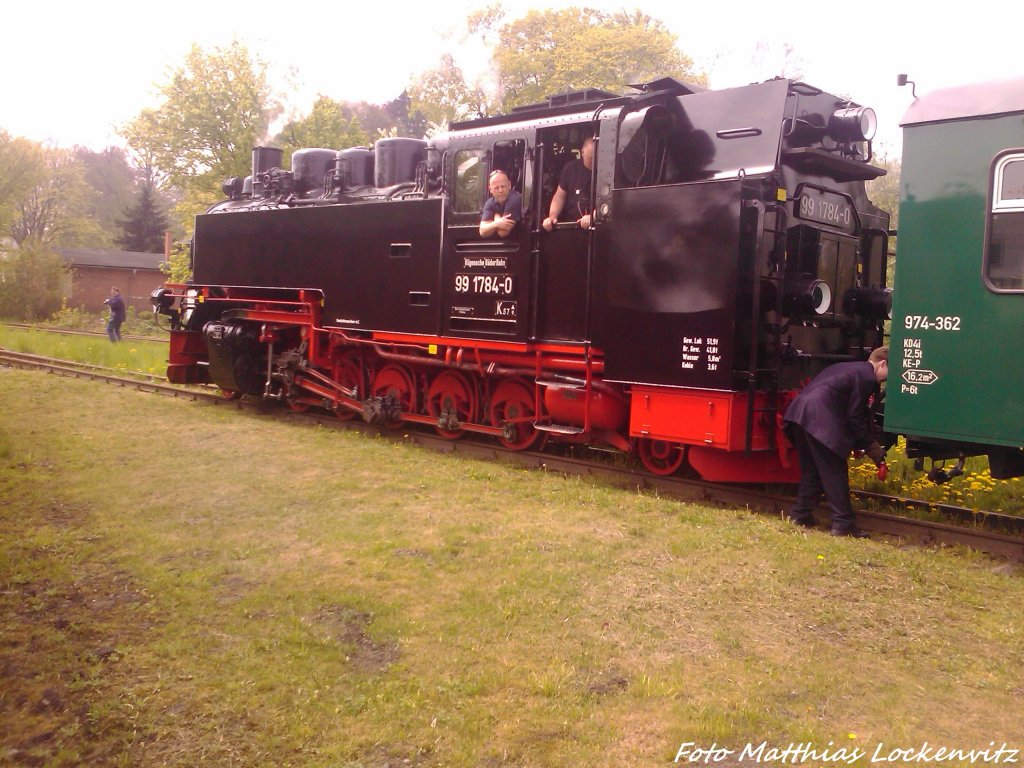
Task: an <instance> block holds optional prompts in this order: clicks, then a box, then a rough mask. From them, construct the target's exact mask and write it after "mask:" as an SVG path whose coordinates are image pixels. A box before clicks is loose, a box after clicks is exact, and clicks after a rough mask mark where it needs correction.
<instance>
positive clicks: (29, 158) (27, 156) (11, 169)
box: [0, 131, 46, 239]
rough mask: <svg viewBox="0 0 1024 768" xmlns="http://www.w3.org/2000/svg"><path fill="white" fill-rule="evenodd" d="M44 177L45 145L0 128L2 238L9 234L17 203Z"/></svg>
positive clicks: (0, 214) (15, 215)
mask: <svg viewBox="0 0 1024 768" xmlns="http://www.w3.org/2000/svg"><path fill="white" fill-rule="evenodd" d="M45 176H46V162H45V159H44V157H43V148H42V147H41V146H40V145H39V144H36V143H35V142H33V141H29V140H28V139H22V138H12V137H11V136H10V135H9V134H8V133H7V132H6V131H0V239H3V238H5V237H10V234H11V230H10V227H11V225H12V224H13V223H14V221H15V220H16V218H17V215H18V205H19V204H20V203H21V202H22V201H23V200H24V199H25V197H26V196H27V195H28V194H29V192H30V191H31V190H32V189H33V188H34V187H35V186H36V185H37V184H40V183H42V181H43V179H44V178H45Z"/></svg>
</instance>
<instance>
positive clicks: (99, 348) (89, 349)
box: [0, 326, 167, 376]
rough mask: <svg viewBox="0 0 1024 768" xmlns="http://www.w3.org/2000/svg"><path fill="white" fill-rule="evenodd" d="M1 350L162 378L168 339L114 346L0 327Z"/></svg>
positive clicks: (98, 340) (94, 339) (127, 341)
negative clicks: (137, 372)
mask: <svg viewBox="0 0 1024 768" xmlns="http://www.w3.org/2000/svg"><path fill="white" fill-rule="evenodd" d="M0 347H3V348H5V349H9V350H11V351H12V352H27V353H30V354H33V355H43V356H46V357H56V358H60V359H62V360H74V361H76V362H80V363H90V364H92V365H102V366H104V367H107V368H115V369H117V370H122V371H139V372H141V373H149V374H153V375H156V376H163V375H164V373H165V372H166V370H167V340H166V339H162V340H153V341H148V340H144V339H125V340H124V341H122V342H120V343H117V344H113V343H111V342H110V340H109V339H107V338H106V337H105V336H74V335H68V334H60V333H49V332H47V331H41V330H22V329H20V328H9V327H5V326H0Z"/></svg>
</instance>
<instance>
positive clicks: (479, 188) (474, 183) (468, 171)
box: [452, 149, 487, 213]
mask: <svg viewBox="0 0 1024 768" xmlns="http://www.w3.org/2000/svg"><path fill="white" fill-rule="evenodd" d="M486 190H487V168H486V166H485V164H484V152H483V150H481V149H463V150H459V151H458V152H456V153H455V202H454V205H453V208H452V210H453V211H454V212H455V213H480V209H481V208H482V207H483V203H484V192H486Z"/></svg>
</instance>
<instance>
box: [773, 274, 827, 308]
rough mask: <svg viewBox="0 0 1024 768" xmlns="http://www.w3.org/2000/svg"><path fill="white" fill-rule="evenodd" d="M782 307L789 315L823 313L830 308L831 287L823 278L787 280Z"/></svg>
mask: <svg viewBox="0 0 1024 768" xmlns="http://www.w3.org/2000/svg"><path fill="white" fill-rule="evenodd" d="M783 308H784V310H785V311H786V312H787V314H790V315H808V314H812V313H813V314H815V315H824V314H825V313H826V312H828V311H829V310H830V309H831V308H832V289H831V288H830V287H829V284H828V283H826V282H825V281H824V280H816V279H802V280H795V281H793V282H789V281H787V283H786V287H785V294H784V295H783Z"/></svg>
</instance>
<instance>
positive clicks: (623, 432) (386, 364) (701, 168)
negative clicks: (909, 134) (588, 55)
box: [154, 79, 891, 482]
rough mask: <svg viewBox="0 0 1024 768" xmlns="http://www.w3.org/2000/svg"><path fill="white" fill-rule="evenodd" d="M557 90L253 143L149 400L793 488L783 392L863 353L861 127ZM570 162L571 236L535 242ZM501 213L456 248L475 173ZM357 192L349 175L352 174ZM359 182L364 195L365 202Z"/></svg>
mask: <svg viewBox="0 0 1024 768" xmlns="http://www.w3.org/2000/svg"><path fill="white" fill-rule="evenodd" d="M633 88H634V90H635V91H636V92H635V93H633V94H630V95H626V96H616V95H613V94H609V93H605V92H601V91H595V90H588V91H581V92H576V93H571V94H563V95H560V96H558V97H554V98H552V99H550V100H549V101H548V102H546V103H544V104H540V105H534V106H532V107H527V108H523V109H518V110H515V111H513V112H512V113H511V114H509V115H504V116H499V117H493V118H484V119H480V120H475V121H468V122H464V123H460V124H456V125H453V126H452V127H451V129H450V131H449V132H448V133H447V134H446V135H444V136H441V137H437V138H435V139H433V140H431V141H430V142H429V143H428V142H417V141H414V140H410V139H384V140H381V141H379V142H378V143H377V145H376V147H375V148H374V150H373V151H372V152H371V151H370V150H368V149H360V150H344V151H342V152H340V153H335V152H333V151H332V150H323V149H312V150H303V151H300V152H296V153H295V155H294V156H293V158H292V170H291V171H284V170H282V169H281V168H280V167H279V166H280V164H281V159H282V157H281V153H280V150H273V149H267V148H257V149H256V150H254V152H253V174H252V176H251V177H250V178H249V179H247V180H245V181H243V180H238V179H234V180H229V182H228V183H226V184H225V191H226V193H228V194H229V199H228V200H226V201H224V202H222V203H219V204H217V205H215V206H214V207H213V208H211V209H210V211H208V212H207V213H206V214H204V215H201V216H199V217H197V219H196V227H195V235H194V239H193V244H192V245H193V254H192V256H193V271H194V280H193V282H192V283H191V284H188V285H175V286H168V288H167V289H163V290H161V291H159V292H157V293H156V294H155V295H154V304H155V307H156V309H157V310H158V311H161V312H163V313H165V314H168V315H170V316H171V318H172V324H173V327H172V331H171V346H170V360H169V367H168V377H169V378H170V379H171V380H172V381H178V382H200V381H212V382H214V383H216V384H218V385H219V386H220V387H221V388H222V389H223V390H224V391H225V392H226V393H229V394H230V395H231V396H241V395H258V396H262V397H265V398H270V399H278V400H283V401H284V402H286V403H288V404H289V405H290V406H291V407H293V408H306V407H311V406H316V407H326V408H328V409H329V410H332V411H334V412H335V413H337V414H338V415H339V416H340V417H342V418H352V417H355V416H357V415H361V416H362V417H363V418H365V419H367V420H368V421H374V422H378V423H383V424H387V425H399V424H402V423H417V424H424V425H430V426H432V427H434V428H435V429H436V430H437V431H438V432H439V433H440V434H442V435H444V436H446V437H451V438H456V437H458V436H460V435H462V434H464V433H466V432H475V433H479V434H485V435H491V436H493V437H496V438H497V439H498V440H499V441H501V442H502V443H503V444H505V445H506V446H508V447H510V448H513V449H516V450H522V449H526V448H530V447H533V446H535V445H537V444H539V443H540V442H541V441H542V440H544V439H551V440H557V441H562V442H572V443H583V444H587V445H594V446H600V447H611V448H614V449H617V450H621V451H627V452H634V453H636V454H637V455H638V456H639V458H640V460H641V461H642V462H643V464H644V465H645V466H646V467H647V468H648V469H649V470H650V471H652V472H655V473H659V474H668V473H671V472H675V471H677V470H678V469H680V467H681V466H682V465H683V464H684V463H685V464H688V465H689V467H691V468H692V469H693V470H695V471H696V472H697V473H699V474H700V475H701V476H703V477H704V478H705V479H709V480H719V481H735V482H771V481H781V482H789V481H794V480H795V479H796V477H797V473H798V467H797V466H796V462H795V461H794V460H793V457H792V456H790V450H789V446H788V443H787V441H786V440H785V439H784V438H783V437H782V435H781V431H780V429H779V425H780V422H781V414H782V413H783V412H784V409H785V405H786V404H787V402H788V401H789V399H790V398H791V397H792V395H793V394H794V392H795V390H796V389H797V387H798V386H799V385H800V383H801V381H804V380H806V379H807V378H809V377H810V376H812V375H814V374H815V373H816V372H817V371H818V370H820V368H821V367H823V366H824V365H826V364H828V363H830V362H833V361H836V360H859V359H865V358H866V356H867V354H868V353H869V352H870V350H871V349H872V348H874V347H875V346H878V345H880V344H881V343H882V340H883V322H884V321H885V319H886V318H887V317H888V313H889V308H890V301H891V300H890V294H889V291H888V289H887V288H886V287H885V284H886V275H885V262H886V250H887V237H888V216H887V214H885V213H884V212H883V211H881V210H880V209H878V208H877V207H875V206H874V205H872V204H871V203H870V201H869V200H868V198H867V196H866V194H865V191H864V182H865V181H867V180H870V179H872V178H875V177H877V176H879V175H881V174H882V173H884V171H882V170H881V169H878V168H876V167H874V166H873V165H871V163H870V160H871V144H870V138H871V136H870V134H871V133H872V132H873V121H874V115H873V113H872V112H871V110H869V109H866V108H864V107H861V106H860V105H857V104H855V103H853V102H851V101H849V100H848V99H843V98H839V97H836V96H834V95H831V94H828V93H825V92H823V91H821V90H819V89H817V88H814V87H812V86H809V85H806V84H804V83H800V82H795V81H790V80H781V79H777V80H773V81H768V82H765V83H760V84H754V85H750V86H745V87H742V88H734V89H728V90H723V91H705V90H704V89H702V88H699V87H697V86H693V85H689V84H686V83H681V82H678V81H675V80H671V79H663V80H658V81H655V82H652V83H647V84H644V85H641V86H634V87H633ZM588 136H590V137H593V138H595V140H596V145H597V149H596V152H595V162H594V169H593V171H592V181H591V185H592V190H593V205H592V208H593V211H594V217H593V218H594V223H593V225H592V227H591V228H589V229H586V230H584V229H581V228H580V227H579V226H577V225H576V224H574V223H568V224H560V225H558V227H557V228H556V229H555V231H552V232H546V231H544V230H543V229H542V228H541V227H540V222H541V221H542V220H543V218H544V212H545V211H546V210H547V205H548V202H549V200H550V197H551V195H552V194H553V192H554V188H555V185H556V183H557V179H558V171H559V169H560V167H561V166H562V165H563V164H564V163H566V162H569V161H570V160H571V159H572V158H573V157H575V156H576V154H578V151H579V147H580V145H581V144H582V141H583V139H584V138H586V137H588ZM497 168H500V169H502V170H504V171H505V172H506V173H507V174H508V175H509V178H510V180H511V181H512V186H513V188H515V189H517V190H518V191H519V192H520V193H521V194H522V195H523V201H524V211H523V220H522V222H521V223H520V224H519V225H518V226H517V227H516V230H514V231H513V233H512V235H511V236H509V237H508V238H500V239H499V238H493V239H486V238H481V237H480V236H479V232H478V225H479V217H480V209H481V207H482V204H483V201H484V196H485V194H486V189H485V188H486V183H485V182H486V178H487V175H488V173H489V172H490V171H491V170H494V169H497ZM371 169H372V170H371ZM371 173H372V179H371Z"/></svg>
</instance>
